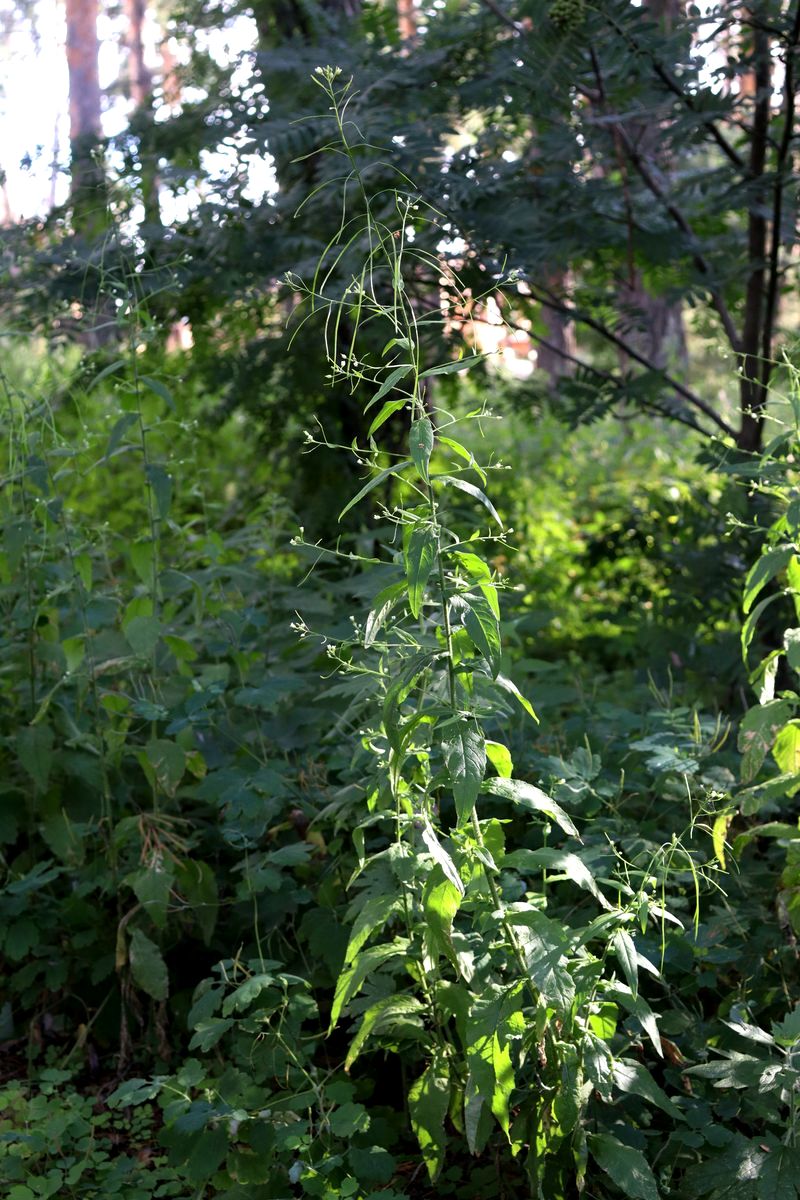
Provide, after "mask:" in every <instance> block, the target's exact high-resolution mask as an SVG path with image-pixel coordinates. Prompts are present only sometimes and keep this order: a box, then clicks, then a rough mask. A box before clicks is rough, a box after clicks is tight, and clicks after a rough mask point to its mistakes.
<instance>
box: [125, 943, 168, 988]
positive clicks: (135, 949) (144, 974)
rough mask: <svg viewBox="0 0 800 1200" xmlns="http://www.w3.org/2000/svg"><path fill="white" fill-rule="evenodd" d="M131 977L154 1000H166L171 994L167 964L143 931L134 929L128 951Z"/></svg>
mask: <svg viewBox="0 0 800 1200" xmlns="http://www.w3.org/2000/svg"><path fill="white" fill-rule="evenodd" d="M128 961H129V962H130V965H131V975H132V976H133V978H134V981H135V982H136V983H137V984H138V985H139V987H140V988H141V989H142V991H144V992H147V994H148V996H152V997H153V999H154V1000H166V998H167V995H168V993H169V976H168V974H167V964H166V963H165V962H164V958H163V956H162V954H161V951H160V950H159V948H158V946H157V945H156V944H155V942H151V941H150V938H149V937H148V936H147V934H145V933H142V931H141V929H134V931H133V933H132V935H131V944H130V947H129V949H128Z"/></svg>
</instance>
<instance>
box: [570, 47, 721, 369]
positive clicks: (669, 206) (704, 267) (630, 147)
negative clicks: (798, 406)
mask: <svg viewBox="0 0 800 1200" xmlns="http://www.w3.org/2000/svg"><path fill="white" fill-rule="evenodd" d="M589 52H590V54H591V58H592V64H593V66H594V69H595V75H596V77H597V82H598V89H599V91H600V94H601V95H603V94H604V92H605V89H604V88H603V80H602V75H601V73H600V64H599V62H598V61H597V55H596V53H595V50H594V47H593V46H592V47H591V48H590V51H589ZM613 128H614V129H615V130H617V131H618V133H619V138H620V142H621V144H622V145H623V147H624V149H625V153H626V154H627V156H628V158H629V159H630V162H631V165H632V166H633V167H634V168H635V170H636V172H637V173H638V175H639V177H640V179H641V180H642V182H643V183H644V185H645V186H646V187H647V189H648V190H649V191H650V192H651V193H652V194H653V195H654V196H655V197H656V199H657V200H659V201H660V203H661V204H662V205H663V206H664V208H665V210H666V212H667V213H668V214H669V216H670V217H672V219H673V221H674V222H675V224H676V225H677V226H678V228H679V229H680V230H681V232H682V233H683V234H685V235H686V237H687V238H688V239H689V241H690V243H691V246H692V261H693V262H694V264H695V266H696V267H697V269H698V270H699V271H700V272H701V273H702V274H703V275H707V276H710V275H711V268H710V266H709V264H708V260H707V259H706V257H705V255H704V254H703V253H702V251H701V250H700V249H699V247H698V245H697V238H696V237H695V234H694V231H693V230H692V227H691V225H690V224H689V222H688V221H687V219H686V217H685V216H684V215H683V213H682V212H681V210H680V209H679V208H678V207H677V205H675V204H673V202H672V201H671V200H670V199H669V197H668V196H667V193H666V191H665V190H664V188H662V186H661V184H660V183H659V182H658V180H657V179H656V178H655V176H654V175H653V173H652V172H651V170H650V168H649V167H648V166H647V164H646V163H645V161H644V159H643V158H642V156H641V155H640V154H639V151H638V150H637V149H636V146H635V145H634V143H633V141H632V140H631V137H630V135H629V134H628V131H627V129H625V126H624V125H623V124H622V122H621V121H614V122H613ZM708 291H709V295H710V296H711V302H712V306H713V308H714V311H715V312H716V313H717V315H718V316H719V319H720V321H721V322H722V327H723V329H724V330H725V335H726V337H727V339H728V341H729V343H730V346H731V349H732V350H734V351H736V352H737V353H739V351H740V343H739V334H738V333H737V330H736V326H735V324H734V322H733V318H732V316H731V314H730V312H729V311H728V306H727V304H726V303H725V300H724V298H723V297H722V295H721V294H720V293H719V292H718V291H717V289H716V288H715V287H713V286H709V289H708Z"/></svg>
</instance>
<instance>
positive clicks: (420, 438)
mask: <svg viewBox="0 0 800 1200" xmlns="http://www.w3.org/2000/svg"><path fill="white" fill-rule="evenodd" d="M409 448H410V453H411V457H412V459H413V460H414V466H415V467H416V468H417V470H418V471H419V474H420V478H421V479H423V480H424V481H425V483H427V482H428V480H429V475H428V468H429V466H430V461H431V455H432V454H433V425H431V422H430V420H429V418H428V417H419V418H418V420H416V421H413V422H412V423H411V432H410V434H409Z"/></svg>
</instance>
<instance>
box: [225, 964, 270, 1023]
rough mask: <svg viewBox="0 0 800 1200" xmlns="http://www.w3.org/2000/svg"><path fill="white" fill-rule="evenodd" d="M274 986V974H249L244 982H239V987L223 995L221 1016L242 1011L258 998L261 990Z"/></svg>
mask: <svg viewBox="0 0 800 1200" xmlns="http://www.w3.org/2000/svg"><path fill="white" fill-rule="evenodd" d="M274 986H275V976H274V975H269V974H263V973H262V974H259V975H251V976H250V978H249V979H246V980H245V981H244V983H241V984H239V987H238V988H236V990H235V991H234V992H231V994H230V995H229V996H226V997H225V1002H224V1003H223V1005H222V1015H223V1017H229V1016H230V1015H231V1013H236V1012H244V1010H245V1009H246V1008H249V1007H250V1005H251V1004H252V1003H253V1001H254V1000H257V999H258V997H259V996H260V995H261V993H262V992H263V991H265V990H266V989H267V988H271V987H274Z"/></svg>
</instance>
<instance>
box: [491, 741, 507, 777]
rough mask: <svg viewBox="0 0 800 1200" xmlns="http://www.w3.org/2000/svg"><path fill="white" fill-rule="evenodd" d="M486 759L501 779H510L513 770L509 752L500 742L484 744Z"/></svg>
mask: <svg viewBox="0 0 800 1200" xmlns="http://www.w3.org/2000/svg"><path fill="white" fill-rule="evenodd" d="M486 757H487V758H488V760H489V762H490V763H491V764H492V766H493V767H494V769H495V771H497V774H498V775H499V776H500V778H501V779H510V778H511V775H512V772H513V770H514V763H513V762H512V760H511V752H510V750H509V749H508V747H507V746H504V745H503V744H502V742H488V741H487V743H486Z"/></svg>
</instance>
